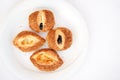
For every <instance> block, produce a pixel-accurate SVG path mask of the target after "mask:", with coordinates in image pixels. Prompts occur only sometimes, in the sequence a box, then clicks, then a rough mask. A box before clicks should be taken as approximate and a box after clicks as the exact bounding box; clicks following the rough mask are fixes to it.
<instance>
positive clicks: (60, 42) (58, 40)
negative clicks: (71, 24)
mask: <svg viewBox="0 0 120 80" xmlns="http://www.w3.org/2000/svg"><path fill="white" fill-rule="evenodd" d="M57 43H58V44H62V36H61V35H58V39H57Z"/></svg>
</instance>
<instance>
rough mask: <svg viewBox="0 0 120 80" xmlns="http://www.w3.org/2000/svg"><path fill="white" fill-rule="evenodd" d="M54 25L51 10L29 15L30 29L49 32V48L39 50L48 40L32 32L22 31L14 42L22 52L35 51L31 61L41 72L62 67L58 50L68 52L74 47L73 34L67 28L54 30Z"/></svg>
mask: <svg viewBox="0 0 120 80" xmlns="http://www.w3.org/2000/svg"><path fill="white" fill-rule="evenodd" d="M54 25H55V19H54V15H53V13H52V12H51V11H50V10H39V11H35V12H33V13H31V14H30V15H29V27H30V28H31V29H32V30H34V31H36V32H47V31H49V32H48V34H47V36H46V40H47V43H48V47H49V48H44V49H40V50H38V49H39V48H40V47H41V46H43V45H44V43H45V41H46V40H45V39H44V38H42V37H41V36H40V35H38V34H36V33H35V32H32V31H22V32H20V33H19V34H18V35H17V36H16V37H15V38H14V40H13V44H14V46H16V47H17V48H18V49H20V50H21V51H23V52H31V51H35V52H34V53H33V54H32V55H31V56H30V60H31V62H32V63H33V65H34V66H36V67H37V68H38V69H39V70H41V71H46V72H49V71H55V70H56V69H58V68H59V67H60V66H62V64H63V60H62V59H61V57H60V56H59V55H58V53H57V52H56V50H59V51H61V50H66V49H68V48H69V47H70V46H71V45H72V32H71V31H70V30H69V29H68V28H65V27H58V28H56V29H53V27H54ZM36 50H38V51H36Z"/></svg>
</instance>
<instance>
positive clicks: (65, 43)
mask: <svg viewBox="0 0 120 80" xmlns="http://www.w3.org/2000/svg"><path fill="white" fill-rule="evenodd" d="M47 42H48V46H49V47H50V48H52V49H55V50H65V49H67V48H69V47H70V46H71V44H72V33H71V31H70V30H69V29H67V28H64V27H58V28H56V29H55V30H50V31H49V33H48V35H47Z"/></svg>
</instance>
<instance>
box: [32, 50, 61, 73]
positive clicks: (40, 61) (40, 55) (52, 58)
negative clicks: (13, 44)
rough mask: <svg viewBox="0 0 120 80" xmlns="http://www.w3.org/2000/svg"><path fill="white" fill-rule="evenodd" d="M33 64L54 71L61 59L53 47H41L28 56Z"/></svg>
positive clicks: (44, 69)
mask: <svg viewBox="0 0 120 80" xmlns="http://www.w3.org/2000/svg"><path fill="white" fill-rule="evenodd" d="M30 60H31V62H32V63H33V65H34V66H36V67H37V68H38V69H40V70H42V71H54V70H56V69H58V68H59V67H60V66H61V65H62V64H63V61H62V59H61V58H60V56H59V55H58V54H57V52H56V51H55V50H53V49H50V48H46V49H41V50H38V51H36V52H35V53H33V54H32V55H31V57H30Z"/></svg>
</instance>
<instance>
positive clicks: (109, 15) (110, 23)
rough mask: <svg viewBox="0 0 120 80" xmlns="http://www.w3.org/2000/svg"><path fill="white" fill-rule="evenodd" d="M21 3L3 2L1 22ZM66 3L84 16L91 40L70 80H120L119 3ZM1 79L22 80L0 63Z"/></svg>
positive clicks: (105, 0)
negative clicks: (81, 63)
mask: <svg viewBox="0 0 120 80" xmlns="http://www.w3.org/2000/svg"><path fill="white" fill-rule="evenodd" d="M21 1H22V0H0V22H3V20H4V18H5V16H6V15H7V14H9V13H8V12H9V11H10V10H11V9H12V7H14V6H15V5H17V4H18V3H19V2H21ZM63 1H64V0H63ZM67 1H68V2H70V3H71V4H72V5H73V6H75V7H76V8H78V9H79V11H80V12H81V13H82V15H83V17H84V19H85V20H86V23H87V25H88V30H89V38H90V39H89V48H88V53H87V55H86V60H85V63H84V65H83V67H81V68H80V70H79V71H77V72H76V73H75V75H74V76H72V77H71V78H70V79H69V80H120V0H67ZM1 27H2V26H0V28H1ZM1 40H2V39H1ZM0 54H4V53H0ZM7 67H8V66H7ZM0 80H20V79H18V78H17V77H16V76H15V75H13V74H12V73H11V72H10V71H9V70H8V69H7V68H6V66H4V64H3V63H2V61H0ZM58 80H59V79H58Z"/></svg>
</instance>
